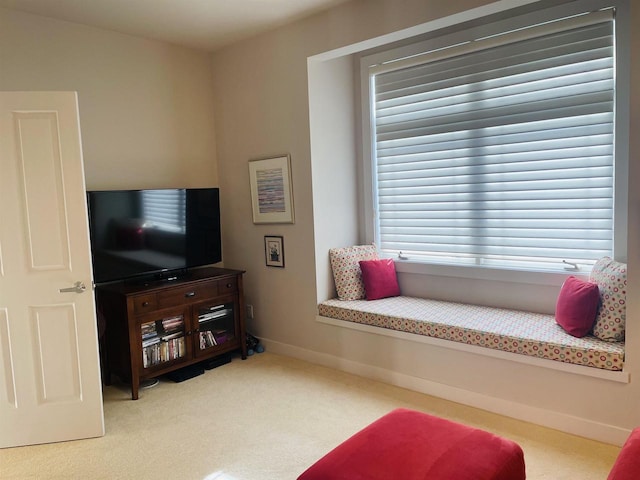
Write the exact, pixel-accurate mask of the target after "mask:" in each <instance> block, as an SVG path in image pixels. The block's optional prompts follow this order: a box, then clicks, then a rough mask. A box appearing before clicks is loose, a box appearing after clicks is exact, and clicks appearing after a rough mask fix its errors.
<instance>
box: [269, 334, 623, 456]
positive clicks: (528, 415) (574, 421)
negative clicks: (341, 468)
mask: <svg viewBox="0 0 640 480" xmlns="http://www.w3.org/2000/svg"><path fill="white" fill-rule="evenodd" d="M260 341H261V342H262V343H263V344H264V345H265V347H266V348H267V350H268V351H270V352H273V353H276V354H279V355H285V356H289V357H293V358H298V359H300V360H305V361H307V362H310V363H314V364H317V365H322V366H324V367H329V368H334V369H336V370H341V371H344V372H347V373H353V374H355V375H359V376H362V377H365V378H370V379H372V380H377V381H380V382H384V383H388V384H390V385H395V386H397V387H402V388H406V389H409V390H413V391H416V392H420V393H424V394H427V395H433V396H434V397H438V398H443V399H445V400H450V401H452V402H456V403H461V404H463V405H468V406H470V407H475V408H480V409H482V410H486V411H489V412H492V413H497V414H499V415H504V416H507V417H511V418H515V419H518V420H523V421H526V422H531V423H534V424H536V425H541V426H544V427H548V428H552V429H554V430H560V431H561V432H565V433H570V434H572V435H578V436H580V437H585V438H590V439H592V440H597V441H600V442H604V443H609V444H613V445H618V446H622V444H623V443H624V442H625V441H626V439H627V437H628V436H629V434H630V433H631V430H627V429H624V428H620V427H617V426H614V425H607V424H604V423H600V422H594V421H592V420H589V419H587V418H582V417H576V416H572V415H567V414H564V413H558V412H554V411H552V410H545V409H541V408H537V407H532V406H530V405H524V404H521V403H516V402H512V401H508V400H503V399H501V398H497V397H491V396H489V395H484V394H480V393H476V392H472V391H469V390H464V389H461V388H457V387H452V386H449V385H444V384H442V383H437V382H432V381H430V380H425V379H423V378H418V377H412V376H410V375H405V374H403V373H398V372H394V371H392V370H387V369H384V368H380V367H374V366H371V365H366V364H363V363H358V362H354V361H352V360H346V359H344V358H340V357H336V356H334V355H329V354H326V353H319V352H315V351H313V350H307V349H304V348H300V347H296V346H294V345H288V344H285V343H280V342H276V341H272V340H269V339H266V338H262V337H261V338H260Z"/></svg>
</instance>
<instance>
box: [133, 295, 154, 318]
mask: <svg viewBox="0 0 640 480" xmlns="http://www.w3.org/2000/svg"><path fill="white" fill-rule="evenodd" d="M157 308H158V297H157V295H156V294H155V293H146V294H144V295H137V296H135V297H133V311H134V312H135V313H136V314H138V313H146V312H152V311H154V310H156V309H157Z"/></svg>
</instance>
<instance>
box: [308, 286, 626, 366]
mask: <svg viewBox="0 0 640 480" xmlns="http://www.w3.org/2000/svg"><path fill="white" fill-rule="evenodd" d="M318 313H319V315H321V316H323V317H329V318H333V319H338V320H343V321H349V322H355V323H359V324H364V325H369V326H375V327H381V328H386V329H391V330H397V331H401V332H406V333H411V334H416V335H424V336H428V337H434V338H439V339H443V340H450V341H453V342H461V343H465V344H469V345H475V346H480V347H486V348H491V349H495V350H501V351H504V352H511V353H517V354H521V355H528V356H532V357H537V358H543V359H548V360H555V361H558V362H565V363H570V364H576V365H582V366H588V367H594V368H599V369H603V370H609V371H621V370H622V367H623V365H624V342H605V341H603V340H600V339H598V338H596V337H594V336H591V335H588V336H586V337H583V338H576V337H573V336H571V335H569V334H568V333H566V332H565V331H564V330H563V329H562V328H561V327H560V326H559V325H558V324H556V322H555V319H554V316H553V315H545V314H541V313H531V312H524V311H519V310H509V309H504V308H494V307H484V306H478V305H467V304H462V303H453V302H445V301H439V300H429V299H423V298H414V297H405V296H400V297H392V298H384V299H380V300H371V301H367V300H338V299H331V300H327V301H325V302H322V303H321V304H320V305H319V306H318Z"/></svg>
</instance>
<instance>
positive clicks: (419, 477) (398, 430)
mask: <svg viewBox="0 0 640 480" xmlns="http://www.w3.org/2000/svg"><path fill="white" fill-rule="evenodd" d="M365 479H366V480H390V479H402V480H426V479H428V480H524V479H525V465H524V455H523V453H522V449H521V448H520V446H518V445H517V444H516V443H514V442H512V441H511V440H507V439H505V438H502V437H499V436H497V435H494V434H492V433H489V432H486V431H484V430H479V429H477V428H473V427H469V426H466V425H462V424H459V423H455V422H451V421H449V420H446V419H443V418H438V417H434V416H431V415H427V414H424V413H421V412H416V411H413V410H407V409H402V408H400V409H397V410H394V411H392V412H390V413H388V414H387V415H385V416H384V417H382V418H380V419H378V420H376V421H375V422H373V423H372V424H371V425H369V426H368V427H366V428H364V429H363V430H361V431H360V432H358V433H356V434H355V435H353V436H352V437H351V438H349V439H347V440H346V441H345V442H343V443H342V444H341V445H339V446H338V447H336V448H335V449H334V450H332V451H331V452H329V453H328V454H327V455H325V456H324V457H322V458H321V459H320V460H318V462H316V463H315V464H314V465H312V466H311V467H310V468H309V469H307V470H306V471H305V472H304V473H303V474H302V475H300V477H298V480H365Z"/></svg>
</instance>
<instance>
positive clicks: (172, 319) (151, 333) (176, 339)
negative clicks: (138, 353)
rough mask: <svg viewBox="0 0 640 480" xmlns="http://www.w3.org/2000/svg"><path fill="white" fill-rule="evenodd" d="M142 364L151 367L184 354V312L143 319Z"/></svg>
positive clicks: (185, 347) (185, 345) (141, 330)
mask: <svg viewBox="0 0 640 480" xmlns="http://www.w3.org/2000/svg"><path fill="white" fill-rule="evenodd" d="M140 334H141V337H142V366H143V368H151V367H155V366H157V365H161V364H164V363H166V362H170V361H173V360H176V359H179V358H182V357H184V356H185V355H186V353H187V351H186V349H187V344H186V341H185V317H184V312H180V313H176V314H168V315H166V316H163V317H162V318H158V319H154V320H150V321H148V322H147V321H143V323H141V325H140Z"/></svg>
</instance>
